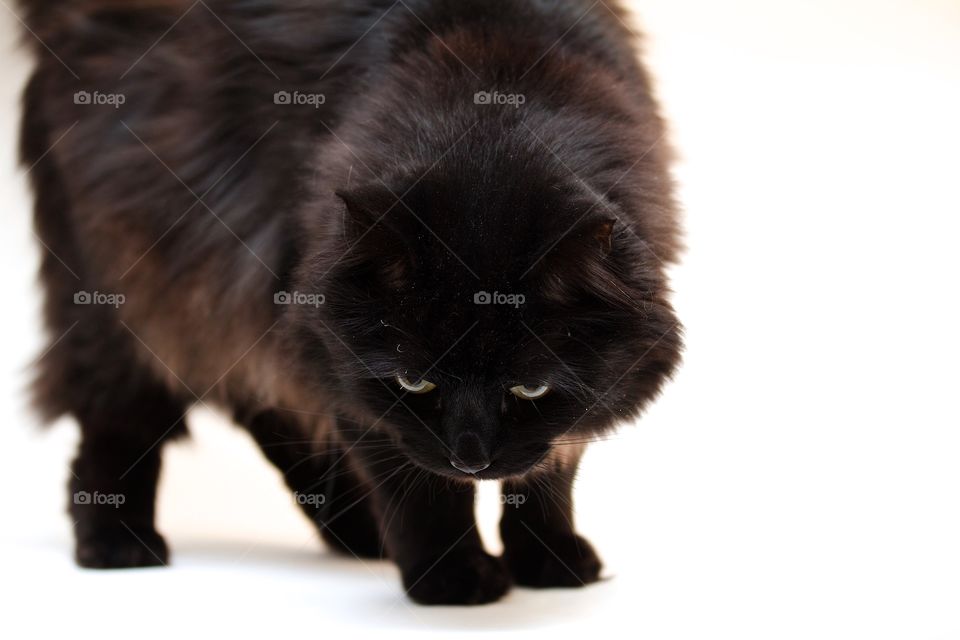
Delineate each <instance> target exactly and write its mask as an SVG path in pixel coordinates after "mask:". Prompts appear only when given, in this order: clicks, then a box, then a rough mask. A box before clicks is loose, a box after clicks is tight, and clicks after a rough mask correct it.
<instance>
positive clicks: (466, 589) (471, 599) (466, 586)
mask: <svg viewBox="0 0 960 640" xmlns="http://www.w3.org/2000/svg"><path fill="white" fill-rule="evenodd" d="M403 586H404V588H405V589H406V591H407V595H409V596H410V598H411V599H413V600H414V601H415V602H418V603H420V604H434V605H435V604H445V605H458V604H459V605H468V604H486V603H489V602H494V601H496V600H499V599H500V598H502V597H503V596H504V595H505V594H506V593H507V591H509V590H510V574H509V572H508V571H507V569H506V567H505V566H504V565H503V562H502V561H501V560H500V558H496V557H494V556H491V555H490V554H488V553H487V552H486V551H484V550H483V549H478V548H474V547H467V548H463V549H454V550H453V551H451V552H449V553H448V554H447V555H445V556H443V557H442V558H440V559H439V560H437V559H436V558H434V559H431V560H429V561H425V562H422V563H419V564H418V565H417V566H416V567H415V568H413V569H411V570H409V571H404V572H403Z"/></svg>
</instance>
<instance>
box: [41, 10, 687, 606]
mask: <svg viewBox="0 0 960 640" xmlns="http://www.w3.org/2000/svg"><path fill="white" fill-rule="evenodd" d="M23 11H24V14H25V15H24V19H25V21H26V22H27V24H28V25H29V26H30V29H31V34H30V35H29V36H27V37H28V39H29V40H30V41H31V42H33V43H34V44H35V45H36V46H35V47H34V49H35V51H36V55H37V58H38V66H37V69H36V71H35V73H34V74H33V76H32V79H31V80H30V83H29V85H28V87H27V89H26V95H25V109H24V119H23V133H22V158H23V162H24V163H25V164H26V165H27V166H29V167H31V169H30V173H29V175H30V178H31V180H32V183H33V188H34V190H35V193H36V229H37V235H38V236H39V238H40V239H41V240H42V243H43V249H44V253H43V262H42V274H41V275H42V280H43V283H44V285H45V287H46V294H47V297H46V307H45V314H46V321H47V325H48V328H49V331H50V335H51V342H50V345H49V348H48V350H47V351H46V353H45V355H44V357H43V358H42V360H41V363H40V370H39V375H38V380H37V384H36V398H37V404H38V406H39V407H40V408H41V409H42V410H43V412H44V415H45V417H46V418H48V419H53V418H55V417H58V416H61V415H64V414H69V415H72V416H73V417H75V418H76V419H77V421H78V422H79V424H80V429H81V433H82V442H81V445H80V452H79V455H78V457H77V459H76V461H75V462H74V465H73V480H72V482H71V488H70V496H71V504H70V512H71V514H72V516H73V518H74V519H75V520H76V527H75V529H76V531H75V533H76V557H77V561H78V562H79V563H80V564H81V565H83V566H87V567H102V568H112V567H136V566H148V565H157V564H166V562H167V558H168V554H167V548H166V545H165V543H164V540H163V538H162V537H161V536H160V534H158V533H157V531H156V529H155V527H154V500H155V494H156V483H157V475H158V473H159V468H160V455H161V450H162V448H163V446H164V444H165V443H166V442H168V441H170V440H171V439H173V438H176V437H178V436H181V435H184V434H185V433H186V427H185V413H186V412H187V410H188V409H189V408H190V407H191V406H194V405H197V404H204V405H209V406H213V407H219V408H222V409H225V410H227V411H229V412H230V413H231V414H232V415H233V416H235V418H236V420H237V422H239V423H240V424H242V425H244V426H245V427H246V428H247V429H248V430H249V431H250V433H251V434H252V435H253V436H254V438H255V439H256V440H257V442H258V443H259V444H260V446H261V447H262V448H263V451H264V453H265V454H266V455H267V457H268V458H269V459H270V460H271V461H272V462H273V463H274V464H276V465H277V466H278V467H279V468H280V470H281V471H282V472H283V473H284V474H285V478H286V481H287V483H288V484H289V485H290V487H291V488H292V489H293V490H294V491H295V492H297V499H298V501H299V502H300V503H301V504H302V506H303V507H304V509H305V511H306V512H307V514H308V515H309V516H310V518H311V519H312V520H313V522H314V523H315V524H316V525H317V527H318V528H319V530H320V533H321V534H322V536H323V538H324V539H325V540H326V541H327V543H329V544H330V545H332V546H333V547H335V548H338V549H341V550H343V551H345V552H348V553H351V554H355V555H357V556H363V557H381V556H386V557H389V558H390V559H391V560H392V561H394V562H395V563H396V564H397V565H398V566H399V568H400V570H401V572H402V575H403V582H404V586H405V588H406V590H407V592H408V593H409V595H410V596H411V597H412V598H413V599H414V600H416V601H418V602H422V603H431V604H433V603H450V604H477V603H484V602H490V601H493V600H496V599H498V598H499V597H501V596H502V595H504V594H505V593H506V592H507V590H508V589H509V588H510V585H511V584H520V585H527V586H534V587H555V586H580V585H584V584H587V583H590V582H593V581H595V580H597V579H598V577H599V574H600V568H601V564H600V560H599V559H598V558H597V555H596V554H595V552H594V550H593V549H592V548H591V546H590V544H589V543H588V542H587V541H586V540H584V539H583V538H582V537H580V536H578V535H577V533H576V530H575V528H574V525H573V521H572V520H573V518H572V508H571V494H572V484H573V480H574V475H575V473H576V469H577V464H578V461H579V459H580V455H581V453H582V451H583V447H584V445H585V444H586V443H587V442H588V441H590V440H591V439H595V438H596V437H597V436H599V435H601V434H603V433H606V432H608V431H609V430H611V429H612V428H613V427H614V426H615V424H616V423H618V422H622V421H625V420H630V419H632V418H634V417H636V416H637V415H638V414H639V413H640V411H641V410H642V409H643V408H644V407H645V406H646V405H647V404H648V403H649V402H650V401H651V399H653V398H654V397H655V396H656V395H657V393H658V392H659V390H660V389H661V387H662V386H663V384H664V382H665V381H666V380H667V379H668V378H669V377H670V375H671V374H672V372H673V371H674V370H675V368H676V366H677V364H678V361H679V353H680V350H681V338H680V326H679V323H678V321H677V319H676V318H675V316H674V313H673V310H672V308H671V306H670V304H669V302H668V300H667V297H668V294H669V291H668V285H667V281H666V277H665V273H664V269H665V265H666V264H669V263H670V262H671V261H673V260H675V258H676V255H677V251H678V246H679V240H678V230H677V228H678V224H677V216H676V213H675V207H674V203H673V199H672V193H671V180H670V176H669V172H668V166H667V165H668V161H669V157H668V153H667V151H666V145H665V143H664V141H663V125H662V123H661V120H660V119H659V117H658V115H657V107H656V104H655V102H654V100H653V98H652V97H651V90H650V85H649V82H648V79H647V77H646V75H645V73H644V71H643V69H642V68H641V66H640V64H639V62H638V60H637V54H636V51H635V42H634V37H633V35H632V34H631V32H630V30H629V29H628V28H627V27H626V26H625V24H624V22H623V20H624V16H623V14H622V11H621V9H620V8H619V7H618V6H616V4H615V3H614V2H611V1H609V0H608V1H606V2H591V1H590V0H396V1H392V0H312V1H308V0H245V1H227V0H207V1H206V2H197V3H195V2H192V1H191V0H123V1H121V0H76V1H68V0H60V1H58V2H56V1H55V2H39V1H37V2H23ZM477 480H500V481H502V484H503V493H504V496H505V498H504V501H505V502H507V503H509V505H510V508H506V509H504V515H503V520H502V523H501V532H502V536H503V542H504V545H505V553H504V555H503V557H502V558H499V557H494V556H491V555H489V554H488V553H487V552H486V551H485V550H484V548H483V546H482V544H481V541H480V538H479V535H478V533H477V531H476V527H475V522H474V509H473V506H474V489H475V483H476V481H477Z"/></svg>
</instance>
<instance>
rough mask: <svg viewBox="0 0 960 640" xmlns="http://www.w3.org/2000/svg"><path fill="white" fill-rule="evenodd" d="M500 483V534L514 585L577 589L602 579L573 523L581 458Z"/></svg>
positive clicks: (569, 458)
mask: <svg viewBox="0 0 960 640" xmlns="http://www.w3.org/2000/svg"><path fill="white" fill-rule="evenodd" d="M566 458H567V459H565V460H564V461H563V462H562V463H560V462H557V463H554V464H551V466H550V468H549V470H547V471H537V472H536V473H537V477H536V478H527V479H521V480H509V481H505V482H504V483H503V489H502V499H501V501H502V502H503V517H502V519H501V521H500V535H501V538H502V539H503V546H504V554H503V557H504V560H505V562H506V564H507V567H509V569H510V573H511V575H512V576H513V579H514V581H515V582H516V583H517V584H520V585H523V586H528V587H541V588H543V587H581V586H585V585H587V584H590V583H591V582H596V581H597V580H599V579H600V570H601V568H602V564H601V562H600V559H599V557H597V554H596V552H595V551H594V550H593V547H592V546H591V545H590V543H589V542H587V540H586V539H585V538H583V537H582V536H580V535H578V534H577V532H576V530H575V529H574V524H573V481H574V477H575V475H576V469H577V464H578V463H579V455H576V456H572V455H571V456H566Z"/></svg>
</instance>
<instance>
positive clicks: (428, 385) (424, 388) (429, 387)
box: [397, 376, 437, 394]
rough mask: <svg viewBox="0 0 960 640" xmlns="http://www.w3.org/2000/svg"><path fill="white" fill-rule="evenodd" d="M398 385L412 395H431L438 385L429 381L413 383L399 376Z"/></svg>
mask: <svg viewBox="0 0 960 640" xmlns="http://www.w3.org/2000/svg"><path fill="white" fill-rule="evenodd" d="M397 384H399V385H400V386H401V387H403V389H404V391H409V392H410V393H418V394H419V393H430V392H431V391H433V390H434V389H436V388H437V385H435V384H433V383H432V382H430V381H429V380H417V381H415V382H414V381H411V380H408V379H407V378H405V377H403V376H397Z"/></svg>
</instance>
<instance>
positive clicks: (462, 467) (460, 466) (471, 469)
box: [450, 458, 490, 475]
mask: <svg viewBox="0 0 960 640" xmlns="http://www.w3.org/2000/svg"><path fill="white" fill-rule="evenodd" d="M450 464H451V465H452V466H453V468H454V469H456V470H457V471H462V472H464V473H469V474H470V475H476V474H478V473H480V472H481V471H483V470H484V469H486V468H487V467H489V466H490V463H489V462H484V463H483V464H476V465H467V464H464V463H462V462H461V461H459V460H457V459H456V458H450Z"/></svg>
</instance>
